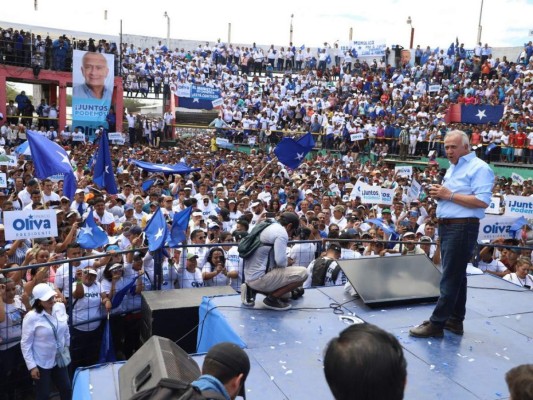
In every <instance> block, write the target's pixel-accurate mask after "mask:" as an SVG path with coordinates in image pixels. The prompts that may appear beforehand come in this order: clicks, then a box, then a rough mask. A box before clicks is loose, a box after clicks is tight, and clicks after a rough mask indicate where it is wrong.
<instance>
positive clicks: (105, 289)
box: [101, 277, 128, 315]
mask: <svg viewBox="0 0 533 400" xmlns="http://www.w3.org/2000/svg"><path fill="white" fill-rule="evenodd" d="M111 284H112V283H111V281H108V280H107V279H103V280H102V284H101V289H102V293H105V294H107V295H108V297H110V296H109V293H110V292H111ZM127 284H128V283H127V282H126V280H125V279H124V278H123V277H121V278H120V279H119V280H117V281H116V283H115V294H116V293H117V292H118V291H120V290H121V289H122V288H123V287H124V286H126V285H127ZM125 300H126V298H125V296H124V299H123V300H122V303H120V305H119V306H118V307H116V308H113V309H112V310H111V314H112V315H114V314H122V313H123V312H125V311H126V305H125ZM111 301H113V299H111Z"/></svg>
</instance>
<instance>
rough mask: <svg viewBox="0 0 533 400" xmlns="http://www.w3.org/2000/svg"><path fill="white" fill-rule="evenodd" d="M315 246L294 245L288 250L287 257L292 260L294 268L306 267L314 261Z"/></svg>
mask: <svg viewBox="0 0 533 400" xmlns="http://www.w3.org/2000/svg"><path fill="white" fill-rule="evenodd" d="M315 252H316V245H315V244H314V243H296V244H295V245H294V246H292V247H291V248H290V250H289V257H290V258H291V259H292V260H294V264H293V265H294V266H302V267H307V266H308V265H309V263H311V261H313V260H314V259H315Z"/></svg>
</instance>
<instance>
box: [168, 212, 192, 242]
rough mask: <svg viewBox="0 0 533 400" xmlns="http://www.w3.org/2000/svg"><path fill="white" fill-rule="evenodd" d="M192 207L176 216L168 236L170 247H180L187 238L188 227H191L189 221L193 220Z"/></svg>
mask: <svg viewBox="0 0 533 400" xmlns="http://www.w3.org/2000/svg"><path fill="white" fill-rule="evenodd" d="M191 213H192V206H191V207H187V208H186V209H185V210H183V211H180V212H178V213H176V214H174V218H173V219H172V227H171V228H170V232H169V235H168V240H167V242H168V246H169V247H178V246H180V245H181V242H183V241H184V240H185V239H186V238H187V237H186V232H187V227H188V226H189V219H190V218H191Z"/></svg>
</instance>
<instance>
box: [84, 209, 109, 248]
mask: <svg viewBox="0 0 533 400" xmlns="http://www.w3.org/2000/svg"><path fill="white" fill-rule="evenodd" d="M77 242H78V243H79V245H80V247H81V248H82V249H96V248H97V247H102V246H105V245H106V244H108V243H109V237H108V236H107V233H105V232H104V231H103V229H102V228H100V227H99V226H98V225H96V222H95V221H94V216H93V211H92V209H91V208H89V214H88V216H87V218H85V221H83V224H82V225H81V228H80V232H79V233H78V239H77Z"/></svg>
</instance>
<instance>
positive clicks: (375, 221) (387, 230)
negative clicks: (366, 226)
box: [365, 218, 396, 235]
mask: <svg viewBox="0 0 533 400" xmlns="http://www.w3.org/2000/svg"><path fill="white" fill-rule="evenodd" d="M365 222H367V223H373V224H374V225H377V226H378V227H380V228H381V229H382V230H383V232H385V233H387V234H389V235H392V234H396V231H395V230H394V227H393V226H388V225H385V224H384V223H383V221H382V220H381V219H380V218H373V219H369V220H366V221H365Z"/></svg>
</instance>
